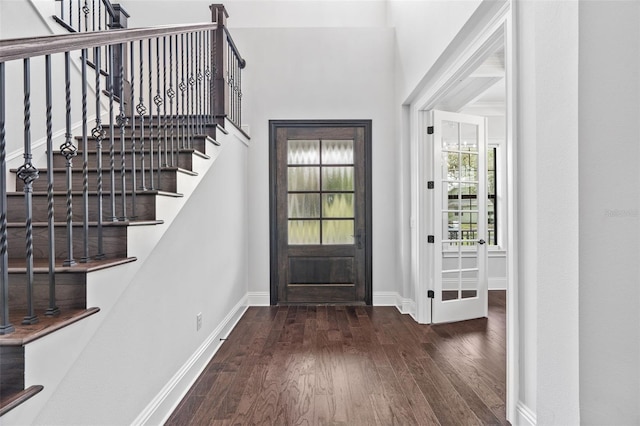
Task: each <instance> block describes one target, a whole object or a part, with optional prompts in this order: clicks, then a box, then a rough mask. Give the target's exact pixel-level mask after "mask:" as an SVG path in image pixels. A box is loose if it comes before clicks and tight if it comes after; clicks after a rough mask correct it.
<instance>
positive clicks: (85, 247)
mask: <svg viewBox="0 0 640 426" xmlns="http://www.w3.org/2000/svg"><path fill="white" fill-rule="evenodd" d="M81 62H82V211H83V218H82V232H83V236H82V251H83V253H82V258H80V262H82V263H86V262H88V261H89V259H90V258H89V134H88V130H87V119H88V117H87V91H88V87H87V49H82V55H81Z"/></svg>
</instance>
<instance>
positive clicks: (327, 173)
mask: <svg viewBox="0 0 640 426" xmlns="http://www.w3.org/2000/svg"><path fill="white" fill-rule="evenodd" d="M322 190H323V191H353V167H323V168H322Z"/></svg>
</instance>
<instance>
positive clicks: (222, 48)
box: [209, 4, 229, 125]
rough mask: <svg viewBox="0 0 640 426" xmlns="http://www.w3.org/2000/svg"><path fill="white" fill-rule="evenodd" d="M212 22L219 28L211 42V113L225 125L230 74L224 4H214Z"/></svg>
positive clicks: (226, 14)
mask: <svg viewBox="0 0 640 426" xmlns="http://www.w3.org/2000/svg"><path fill="white" fill-rule="evenodd" d="M209 8H210V9H211V20H212V22H216V23H217V24H218V27H217V28H216V30H215V31H214V32H213V40H212V42H211V46H212V52H211V60H212V62H213V63H212V64H211V69H212V70H213V87H212V89H211V90H212V94H213V96H211V111H213V116H214V118H215V120H216V122H217V123H219V124H221V125H224V117H226V116H227V112H228V110H229V106H228V105H227V102H228V99H229V96H228V93H227V92H228V91H229V87H228V86H227V84H226V80H225V76H226V75H227V73H228V69H227V67H228V63H227V61H226V60H225V58H227V49H228V48H229V47H228V43H227V42H226V34H225V31H224V28H225V27H226V25H227V18H228V17H229V14H228V13H227V9H225V7H224V5H222V4H212V5H211V6H209Z"/></svg>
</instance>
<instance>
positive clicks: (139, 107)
mask: <svg viewBox="0 0 640 426" xmlns="http://www.w3.org/2000/svg"><path fill="white" fill-rule="evenodd" d="M132 68H133V67H132ZM133 83H134V82H133V81H131V84H133ZM143 93H144V43H143V42H142V40H140V98H139V102H138V105H136V112H137V113H138V116H139V117H140V169H141V171H142V175H141V176H140V178H141V179H142V186H141V188H142V190H143V191H146V190H147V187H146V185H147V184H146V179H145V167H144V117H145V115H146V114H147V107H146V106H145V105H144V95H143ZM134 129H135V128H134Z"/></svg>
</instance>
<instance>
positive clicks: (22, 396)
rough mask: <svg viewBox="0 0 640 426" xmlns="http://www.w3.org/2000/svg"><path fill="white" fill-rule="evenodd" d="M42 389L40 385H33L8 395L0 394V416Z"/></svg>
mask: <svg viewBox="0 0 640 426" xmlns="http://www.w3.org/2000/svg"><path fill="white" fill-rule="evenodd" d="M42 389H44V387H43V386H42V385H33V386H29V387H28V388H26V389H24V390H21V391H18V392H15V393H12V394H10V395H2V399H0V416H3V415H5V414H6V413H8V412H9V411H11V410H13V409H14V408H16V407H17V406H18V405H20V404H22V403H23V402H25V401H27V400H28V399H29V398H31V397H32V396H34V395H36V394H38V393H39V392H40V391H41V390H42Z"/></svg>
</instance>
